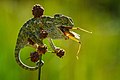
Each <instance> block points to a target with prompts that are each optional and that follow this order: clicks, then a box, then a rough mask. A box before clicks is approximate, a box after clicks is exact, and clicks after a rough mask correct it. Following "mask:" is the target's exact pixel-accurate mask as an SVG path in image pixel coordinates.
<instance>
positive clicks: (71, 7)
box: [0, 0, 120, 80]
mask: <svg viewBox="0 0 120 80" xmlns="http://www.w3.org/2000/svg"><path fill="white" fill-rule="evenodd" d="M36 3H38V4H41V5H42V6H43V7H44V9H45V12H44V15H49V16H53V15H54V14H55V13H62V14H64V15H67V16H70V17H71V18H72V19H73V21H74V24H75V27H81V28H84V29H87V30H89V31H92V32H93V34H92V35H91V34H88V33H85V32H82V31H78V30H74V31H75V32H76V33H79V34H80V35H81V42H82V47H81V51H80V54H79V60H77V59H76V52H77V50H78V43H77V42H75V41H72V40H54V42H55V44H56V46H60V47H61V48H63V49H65V50H66V54H65V56H64V57H63V58H61V59H60V58H58V57H57V56H56V55H55V54H53V53H46V54H45V55H43V60H44V62H45V64H44V66H43V67H42V75H41V80H120V40H119V39H120V38H119V37H120V1H119V0H26V1H25V0H1V1H0V80H37V75H38V74H37V73H38V72H37V71H33V72H32V71H26V70H23V69H22V68H21V67H19V66H18V64H17V63H16V62H15V58H14V48H15V43H16V39H17V35H18V32H19V29H20V28H21V26H22V25H23V24H24V23H25V21H27V20H29V18H31V17H33V16H32V14H31V9H32V6H33V5H34V4H36ZM44 43H45V44H47V45H48V49H49V50H51V48H50V46H49V43H48V42H47V40H45V41H44ZM31 51H34V50H32V49H31V48H29V47H28V48H25V49H23V50H22V53H21V57H22V60H23V61H24V62H25V63H26V64H31V62H30V60H29V59H27V60H26V58H28V57H29V55H30V52H31ZM31 65H32V64H31Z"/></svg>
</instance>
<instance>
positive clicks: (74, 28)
mask: <svg viewBox="0 0 120 80" xmlns="http://www.w3.org/2000/svg"><path fill="white" fill-rule="evenodd" d="M72 29H73V30H81V31H84V32H87V33H90V34H92V32H90V31H88V30H85V29H82V28H79V27H73V28H72Z"/></svg>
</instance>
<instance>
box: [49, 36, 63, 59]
mask: <svg viewBox="0 0 120 80" xmlns="http://www.w3.org/2000/svg"><path fill="white" fill-rule="evenodd" d="M48 41H49V43H50V46H51V48H52V49H53V51H54V53H56V55H57V56H59V57H60V58H61V57H62V56H64V53H65V51H64V50H63V49H61V48H59V47H56V46H55V45H54V43H53V41H52V39H51V38H48Z"/></svg>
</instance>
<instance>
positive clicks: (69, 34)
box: [59, 26, 80, 43]
mask: <svg viewBox="0 0 120 80" xmlns="http://www.w3.org/2000/svg"><path fill="white" fill-rule="evenodd" d="M59 28H60V30H61V31H62V32H63V33H64V35H65V36H66V37H68V38H70V39H72V40H74V41H76V42H78V43H80V41H79V39H80V35H79V34H77V33H75V32H73V31H70V29H72V27H64V26H61V27H59Z"/></svg>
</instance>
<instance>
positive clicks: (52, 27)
mask: <svg viewBox="0 0 120 80" xmlns="http://www.w3.org/2000/svg"><path fill="white" fill-rule="evenodd" d="M73 25H74V24H73V22H72V20H71V18H69V17H67V16H64V15H61V14H56V15H54V17H46V16H43V17H40V18H32V19H30V20H29V21H27V22H26V23H25V24H24V25H23V26H22V28H21V29H20V32H19V34H18V38H17V42H16V47H15V59H16V62H17V63H18V64H19V65H20V66H21V67H22V68H24V69H26V70H36V69H38V66H37V65H36V66H35V67H31V66H27V65H25V64H24V63H23V62H22V61H21V59H20V50H21V49H22V48H24V47H25V46H30V45H31V44H29V42H28V39H30V40H32V41H33V42H34V43H36V44H37V45H42V44H43V43H42V42H41V38H40V37H39V36H40V31H41V29H43V30H46V31H47V33H48V36H47V38H48V41H49V43H50V45H51V47H52V49H53V50H54V51H55V49H56V47H55V45H54V43H53V42H52V39H68V38H69V37H68V36H69V35H71V36H73V37H75V39H77V40H79V35H78V34H76V33H74V32H70V31H69V29H72V27H73ZM66 32H68V33H69V35H67V34H65V33H66Z"/></svg>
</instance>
